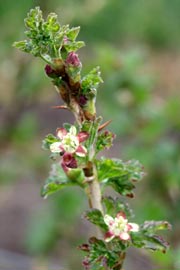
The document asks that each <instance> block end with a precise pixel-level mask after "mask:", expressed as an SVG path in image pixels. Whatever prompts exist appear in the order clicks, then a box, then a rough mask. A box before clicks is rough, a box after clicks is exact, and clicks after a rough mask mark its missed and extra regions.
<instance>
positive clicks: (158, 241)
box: [131, 231, 169, 253]
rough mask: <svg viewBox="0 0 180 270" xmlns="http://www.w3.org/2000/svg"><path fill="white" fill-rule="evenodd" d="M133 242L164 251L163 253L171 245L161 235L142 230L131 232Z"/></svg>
mask: <svg viewBox="0 0 180 270" xmlns="http://www.w3.org/2000/svg"><path fill="white" fill-rule="evenodd" d="M131 240H132V244H133V245H134V246H135V247H138V248H145V249H150V250H153V251H158V250H159V251H162V252H163V253H165V252H166V250H167V249H168V247H169V243H167V242H166V241H165V240H164V239H163V238H162V237H161V236H158V235H146V234H144V233H143V232H142V231H141V232H136V233H133V232H131Z"/></svg>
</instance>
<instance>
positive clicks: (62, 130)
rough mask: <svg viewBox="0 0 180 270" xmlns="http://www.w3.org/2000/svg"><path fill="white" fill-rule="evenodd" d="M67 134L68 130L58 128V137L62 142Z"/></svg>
mask: <svg viewBox="0 0 180 270" xmlns="http://www.w3.org/2000/svg"><path fill="white" fill-rule="evenodd" d="M66 134H67V130H66V129H65V128H58V129H57V130H56V135H57V137H58V138H59V139H61V140H62V139H63V138H64V136H66Z"/></svg>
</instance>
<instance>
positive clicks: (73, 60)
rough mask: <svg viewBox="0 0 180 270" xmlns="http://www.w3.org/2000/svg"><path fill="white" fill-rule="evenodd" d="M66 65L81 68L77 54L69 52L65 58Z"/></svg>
mask: <svg viewBox="0 0 180 270" xmlns="http://www.w3.org/2000/svg"><path fill="white" fill-rule="evenodd" d="M66 63H67V64H70V65H72V66H74V67H79V66H81V62H80V60H79V57H78V54H77V53H75V52H70V53H69V54H68V56H67V59H66Z"/></svg>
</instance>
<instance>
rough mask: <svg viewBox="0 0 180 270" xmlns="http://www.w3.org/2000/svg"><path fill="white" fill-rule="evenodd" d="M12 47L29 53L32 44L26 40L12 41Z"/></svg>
mask: <svg viewBox="0 0 180 270" xmlns="http://www.w3.org/2000/svg"><path fill="white" fill-rule="evenodd" d="M13 47H15V48H17V49H19V50H21V51H23V52H26V53H30V52H31V51H32V44H31V42H29V41H27V40H24V41H18V42H14V43H13Z"/></svg>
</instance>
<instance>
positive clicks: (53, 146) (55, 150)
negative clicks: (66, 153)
mask: <svg viewBox="0 0 180 270" xmlns="http://www.w3.org/2000/svg"><path fill="white" fill-rule="evenodd" d="M60 147H61V143H60V142H54V143H52V144H51V145H50V150H51V152H52V153H60V152H61V151H62V150H61V148H60Z"/></svg>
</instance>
